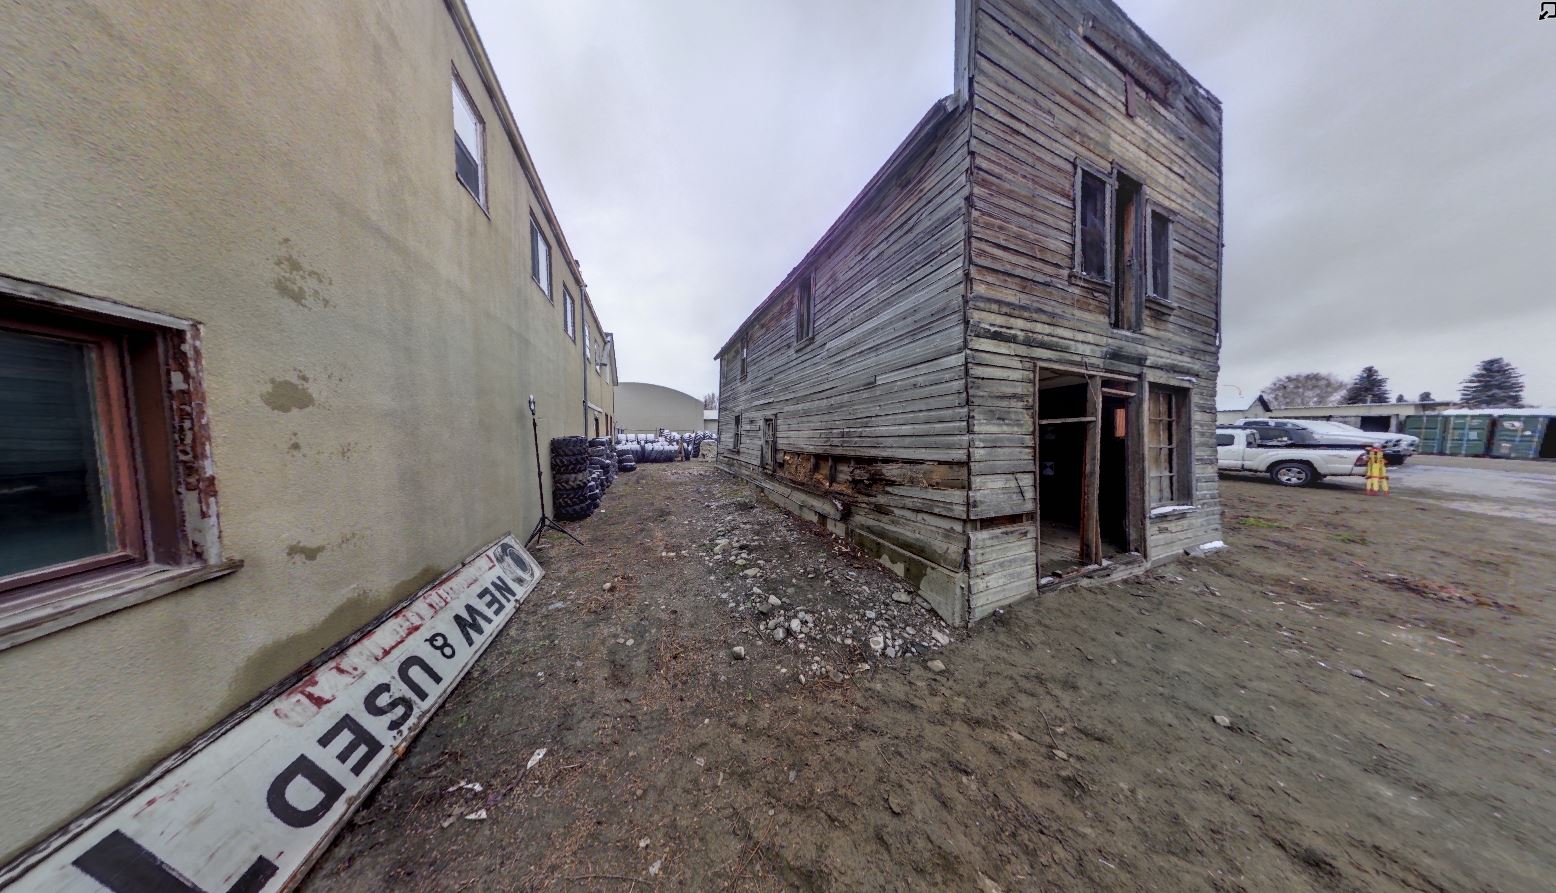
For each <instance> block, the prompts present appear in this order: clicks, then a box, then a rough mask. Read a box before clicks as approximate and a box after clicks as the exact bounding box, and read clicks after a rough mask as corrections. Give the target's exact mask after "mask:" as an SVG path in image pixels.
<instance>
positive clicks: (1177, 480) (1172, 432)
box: [1146, 385, 1194, 508]
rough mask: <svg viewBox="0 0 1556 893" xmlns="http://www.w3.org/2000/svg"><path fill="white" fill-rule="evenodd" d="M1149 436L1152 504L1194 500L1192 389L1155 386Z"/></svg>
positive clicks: (1149, 492)
mask: <svg viewBox="0 0 1556 893" xmlns="http://www.w3.org/2000/svg"><path fill="white" fill-rule="evenodd" d="M1149 406H1150V418H1149V423H1148V425H1147V440H1146V482H1147V490H1146V496H1147V498H1148V499H1149V500H1150V504H1151V507H1152V508H1156V507H1157V506H1163V505H1186V504H1191V503H1192V502H1193V501H1194V494H1193V486H1192V484H1193V480H1192V477H1193V476H1192V473H1191V471H1190V469H1191V468H1192V464H1191V462H1190V460H1191V458H1192V457H1191V456H1190V452H1191V447H1190V445H1189V439H1190V438H1189V426H1188V391H1186V390H1184V389H1183V388H1169V387H1160V386H1157V385H1152V386H1151V398H1150V403H1149Z"/></svg>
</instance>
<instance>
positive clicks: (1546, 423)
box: [1491, 415, 1556, 459]
mask: <svg viewBox="0 0 1556 893" xmlns="http://www.w3.org/2000/svg"><path fill="white" fill-rule="evenodd" d="M1553 432H1556V425H1552V424H1551V416H1549V415H1499V416H1497V420H1496V427H1495V430H1494V431H1493V433H1492V435H1491V455H1493V456H1495V457H1497V458H1498V459H1556V433H1553Z"/></svg>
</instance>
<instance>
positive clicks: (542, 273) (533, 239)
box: [529, 215, 556, 301]
mask: <svg viewBox="0 0 1556 893" xmlns="http://www.w3.org/2000/svg"><path fill="white" fill-rule="evenodd" d="M529 257H530V261H529V275H530V278H531V279H533V280H535V284H536V285H539V286H540V291H541V294H544V295H545V296H546V300H548V301H555V300H556V299H555V298H553V297H551V240H550V239H547V238H546V234H545V232H544V231H542V230H541V228H540V221H539V220H536V219H535V217H534V215H530V218H529Z"/></svg>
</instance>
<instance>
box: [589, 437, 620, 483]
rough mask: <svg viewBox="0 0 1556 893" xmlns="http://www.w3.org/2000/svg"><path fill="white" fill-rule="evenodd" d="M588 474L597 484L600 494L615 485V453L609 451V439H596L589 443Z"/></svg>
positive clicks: (612, 450)
mask: <svg viewBox="0 0 1556 893" xmlns="http://www.w3.org/2000/svg"><path fill="white" fill-rule="evenodd" d="M589 474H590V475H592V476H593V477H594V479H595V480H597V481H598V482H599V484H600V492H601V493H604V492H605V491H606V490H609V489H610V486H611V484H614V483H616V451H615V450H614V449H611V442H610V439H609V438H606V437H596V438H594V439H592V440H590V441H589Z"/></svg>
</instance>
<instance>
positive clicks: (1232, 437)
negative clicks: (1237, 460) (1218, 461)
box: [1216, 434, 1237, 447]
mask: <svg viewBox="0 0 1556 893" xmlns="http://www.w3.org/2000/svg"><path fill="white" fill-rule="evenodd" d="M1234 443H1237V435H1236V434H1217V435H1216V446H1218V447H1224V446H1231V445H1232V444H1234Z"/></svg>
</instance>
